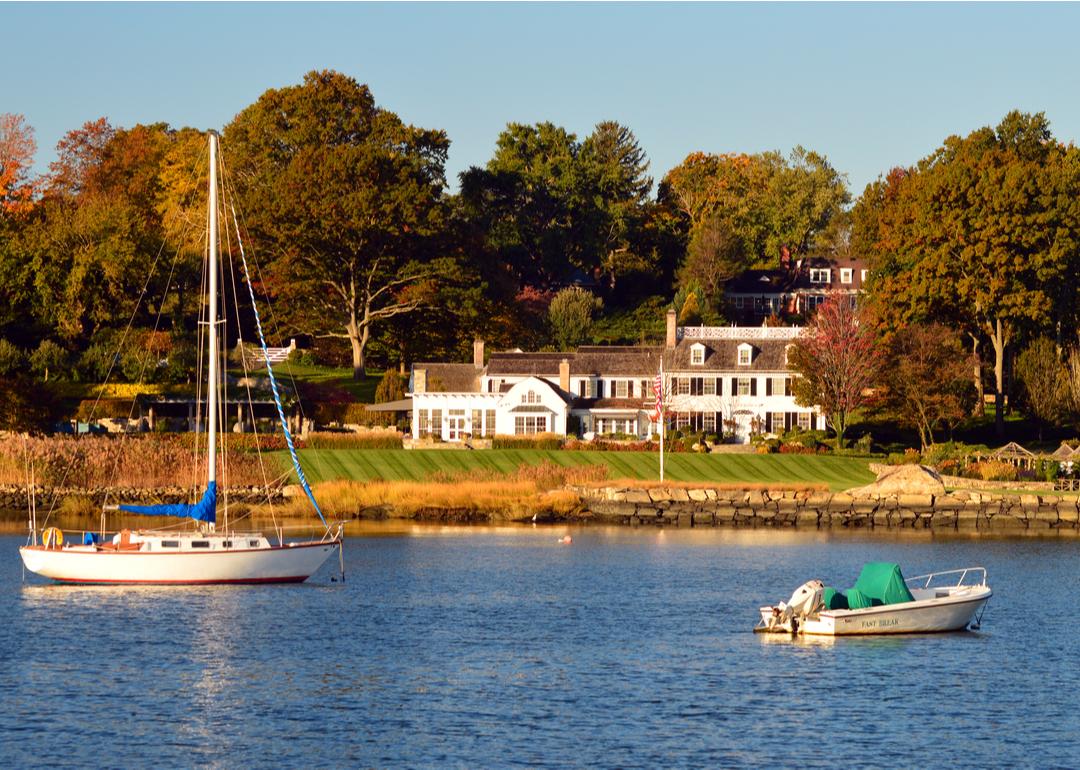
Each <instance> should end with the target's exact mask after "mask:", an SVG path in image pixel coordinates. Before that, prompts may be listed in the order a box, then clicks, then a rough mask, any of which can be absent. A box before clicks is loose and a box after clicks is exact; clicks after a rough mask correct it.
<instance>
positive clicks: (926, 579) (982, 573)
mask: <svg viewBox="0 0 1080 770" xmlns="http://www.w3.org/2000/svg"><path fill="white" fill-rule="evenodd" d="M968 573H972V574H975V575H978V576H979V577H980V580H979V582H978V583H975V584H973V585H976V586H985V585H986V567H965V568H964V569H947V570H945V571H943V572H930V573H928V574H926V575H916V576H915V577H909V578H906V579H905V580H904V582H905V583H907V584H908V586H909V587H910V588H959V587H960V586H964V585H967V584H966V583H964V579H965V578H966V577H967V576H968ZM941 575H959V576H960V577H959V578H957V580H956V582H955V583H950V584H948V585H936V586H932V585H930V584H931V583H932V582H934V578H936V577H940V576H941ZM920 582H921V583H922V585H913V584H917V583H920Z"/></svg>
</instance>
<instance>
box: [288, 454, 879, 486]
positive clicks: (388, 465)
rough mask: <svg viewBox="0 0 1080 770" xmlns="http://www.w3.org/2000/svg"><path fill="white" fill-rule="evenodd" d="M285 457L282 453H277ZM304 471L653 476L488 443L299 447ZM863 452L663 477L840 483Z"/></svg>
mask: <svg viewBox="0 0 1080 770" xmlns="http://www.w3.org/2000/svg"><path fill="white" fill-rule="evenodd" d="M279 454H280V455H281V458H280V459H281V461H282V462H284V463H286V464H287V463H288V455H287V453H279ZM301 456H302V461H303V464H304V472H305V473H306V474H307V475H308V478H309V479H311V480H312V481H330V480H335V479H354V480H357V481H369V480H372V479H386V480H412V481H420V480H423V479H424V478H426V477H428V476H429V475H430V474H432V473H435V472H438V471H444V472H450V473H453V472H460V471H466V472H467V471H471V470H474V469H477V468H483V469H489V470H494V471H497V472H501V473H511V472H513V471H515V470H517V468H518V467H519V466H521V465H522V464H524V463H528V464H530V465H538V464H540V463H541V462H544V461H548V462H551V463H555V464H557V465H562V466H578V465H586V464H606V465H607V466H608V467H609V468H610V470H609V472H608V473H609V478H613V479H617V478H630V479H656V478H658V469H657V462H658V457H657V455H656V454H654V453H646V452H571V451H555V450H538V449H527V450H526V449H489V450H477V451H474V452H468V451H455V450H427V451H424V450H411V451H407V450H404V449H305V450H303V451H302V452H301ZM868 462H869V461H868V460H867V459H866V458H864V457H830V456H822V455H779V454H776V455H756V454H714V455H696V454H671V455H667V456H666V457H665V462H664V469H665V474H664V475H665V478H667V479H671V480H673V481H688V482H722V483H740V482H752V483H757V484H770V483H776V484H779V485H783V484H800V483H823V484H827V485H828V486H829V488H830V489H832V490H834V491H836V490H842V489H847V488H849V487H854V486H860V485H862V484H868V483H870V482H871V481H873V480H874V474H872V473H871V472H870V471H869V469H868V468H867V463H868Z"/></svg>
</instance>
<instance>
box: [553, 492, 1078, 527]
mask: <svg viewBox="0 0 1080 770" xmlns="http://www.w3.org/2000/svg"><path fill="white" fill-rule="evenodd" d="M574 491H575V492H577V494H578V495H579V496H580V497H581V502H582V507H583V509H584V510H583V513H582V514H581V518H582V519H587V520H590V521H595V522H597V523H603V524H626V525H652V526H674V527H725V526H775V527H796V528H800V529H803V528H806V529H819V528H831V527H884V528H908V529H913V528H918V529H929V528H935V529H937V528H942V529H963V530H1007V529H1076V528H1077V523H1078V521H1080V508H1078V506H1077V499H1076V498H1066V497H1059V496H1054V495H1034V494H1031V495H1018V496H1006V495H990V494H986V493H981V492H967V491H959V492H954V493H952V494H945V495H915V494H898V495H891V496H887V497H877V498H865V497H853V496H852V495H848V494H844V493H830V492H817V491H795V490H771V491H770V490H757V489H755V490H732V489H716V488H711V487H697V488H682V487H650V488H632V487H599V488H590V487H575V488H574Z"/></svg>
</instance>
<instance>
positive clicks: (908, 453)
mask: <svg viewBox="0 0 1080 770" xmlns="http://www.w3.org/2000/svg"><path fill="white" fill-rule="evenodd" d="M921 459H922V455H920V454H919V450H917V449H912V448H911V447H908V448H907V449H905V450H904V451H903V452H902V453H901V452H891V453H890V454H889V456H888V457H886V458H885V462H886V463H887V464H889V465H917V464H918V463H919V461H920V460H921Z"/></svg>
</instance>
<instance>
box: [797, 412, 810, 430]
mask: <svg viewBox="0 0 1080 770" xmlns="http://www.w3.org/2000/svg"><path fill="white" fill-rule="evenodd" d="M797 421H798V422H797V424H798V426H799V430H810V413H809V412H799V414H798V417H797Z"/></svg>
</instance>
